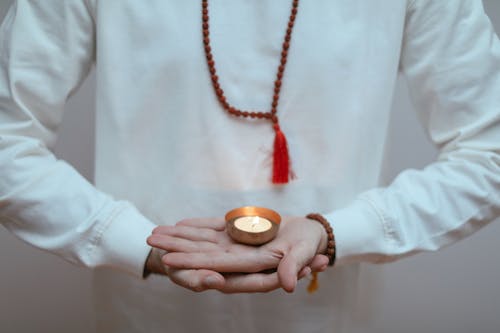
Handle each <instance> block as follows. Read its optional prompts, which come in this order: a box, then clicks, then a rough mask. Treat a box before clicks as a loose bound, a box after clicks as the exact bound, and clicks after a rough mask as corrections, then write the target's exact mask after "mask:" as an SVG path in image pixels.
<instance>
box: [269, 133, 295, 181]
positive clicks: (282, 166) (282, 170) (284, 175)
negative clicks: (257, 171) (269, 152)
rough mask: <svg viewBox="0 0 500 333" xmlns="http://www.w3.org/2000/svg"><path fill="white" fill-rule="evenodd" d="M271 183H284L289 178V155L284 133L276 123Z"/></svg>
mask: <svg viewBox="0 0 500 333" xmlns="http://www.w3.org/2000/svg"><path fill="white" fill-rule="evenodd" d="M274 131H275V133H276V136H275V137H274V152H273V183H274V184H286V183H288V181H289V178H291V170H290V157H289V155H288V144H287V142H286V137H285V134H283V132H282V131H281V129H280V127H279V125H278V124H274Z"/></svg>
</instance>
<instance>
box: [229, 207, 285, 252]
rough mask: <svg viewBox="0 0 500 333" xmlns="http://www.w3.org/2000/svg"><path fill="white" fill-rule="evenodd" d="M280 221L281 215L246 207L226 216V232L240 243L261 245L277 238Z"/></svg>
mask: <svg viewBox="0 0 500 333" xmlns="http://www.w3.org/2000/svg"><path fill="white" fill-rule="evenodd" d="M280 221H281V217H280V215H279V214H278V213H276V212H275V211H273V210H271V209H267V208H263V207H254V206H246V207H240V208H236V209H233V210H232V211H230V212H228V213H227V214H226V226H227V228H226V230H227V233H228V234H229V236H230V237H231V238H232V239H234V240H235V241H237V242H239V243H243V244H248V245H261V244H264V243H267V242H269V241H270V240H272V239H273V238H274V237H275V236H276V234H277V232H278V228H279V223H280Z"/></svg>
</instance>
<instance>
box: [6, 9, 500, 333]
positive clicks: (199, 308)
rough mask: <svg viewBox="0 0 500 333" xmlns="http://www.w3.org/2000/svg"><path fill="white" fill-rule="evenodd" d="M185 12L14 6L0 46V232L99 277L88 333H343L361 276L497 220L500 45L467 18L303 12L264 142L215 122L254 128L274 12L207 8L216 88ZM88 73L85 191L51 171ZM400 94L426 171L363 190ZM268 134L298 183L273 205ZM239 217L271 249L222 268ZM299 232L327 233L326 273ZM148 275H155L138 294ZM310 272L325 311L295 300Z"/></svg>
mask: <svg viewBox="0 0 500 333" xmlns="http://www.w3.org/2000/svg"><path fill="white" fill-rule="evenodd" d="M201 3H205V1H202V2H201ZM201 3H200V2H195V1H150V2H137V1H97V0H65V1H58V0H47V1H43V2H40V1H34V0H17V1H16V2H15V4H14V6H13V7H12V8H11V9H10V11H9V12H8V14H7V16H6V18H5V20H4V23H3V24H2V28H1V36H2V37H1V38H0V40H1V46H0V56H1V66H0V101H1V102H0V167H1V170H2V177H1V178H0V198H2V199H1V201H0V203H1V204H0V220H1V223H2V225H3V226H5V227H6V228H7V229H9V230H10V231H12V232H13V233H14V234H16V235H17V236H18V237H19V238H21V239H23V240H24V241H26V242H28V243H30V244H33V245H34V246H37V247H39V248H42V249H45V250H48V251H51V252H53V253H56V254H58V255H60V256H61V257H63V258H65V259H66V260H68V261H70V262H73V263H77V264H80V265H84V266H87V267H91V268H94V269H95V279H94V280H95V281H94V289H95V297H96V313H97V317H98V318H97V319H98V330H99V331H102V332H151V331H153V332H154V331H160V330H165V329H168V330H171V331H174V332H194V331H197V330H203V331H205V332H215V331H217V332H235V331H242V332H257V331H273V330H274V331H288V332H304V331H308V332H325V331H334V332H353V331H354V330H355V326H356V324H357V323H356V322H355V318H356V302H355V298H356V291H357V287H358V286H357V283H356V281H357V279H358V277H359V263H361V262H377V263H380V262H388V261H392V260H396V259H399V258H402V257H405V256H408V255H411V254H414V253H417V252H419V251H428V250H436V249H438V248H441V247H443V246H445V245H448V244H451V243H452V242H455V241H457V240H459V239H461V238H463V237H465V236H467V235H469V234H471V233H472V232H474V231H475V230H478V229H479V228H480V227H482V226H484V225H485V224H486V223H488V222H490V221H492V220H493V219H494V218H495V217H497V216H498V215H499V212H500V200H499V198H498V193H500V191H499V189H500V172H499V171H500V165H499V164H500V163H499V161H500V158H499V157H500V156H499V154H500V123H499V122H500V117H499V115H500V109H499V107H498V105H499V102H500V100H499V99H500V97H499V96H500V56H499V54H500V44H499V41H498V38H497V37H496V35H495V33H494V31H493V29H492V27H491V25H490V23H489V21H488V19H487V17H486V15H485V14H484V11H483V8H482V5H481V2H480V1H473V0H460V1H453V2H450V1H448V2H444V1H433V0H420V1H419V0H408V1H385V2H383V3H375V2H363V3H359V2H348V3H347V2H345V3H344V2H342V3H340V2H332V1H327V0H320V1H314V2H313V1H309V2H306V1H304V2H301V3H300V5H299V6H298V11H297V13H296V17H295V23H294V28H293V29H294V30H293V35H292V36H291V41H290V46H289V49H288V50H287V56H288V58H287V61H286V70H285V71H284V72H283V71H282V74H283V76H282V78H281V81H280V83H279V85H280V89H281V92H280V95H279V106H278V108H277V112H276V114H275V116H277V117H278V118H279V126H280V127H279V128H277V127H276V126H275V127H273V126H271V125H270V122H269V121H268V120H269V119H271V117H270V116H269V117H267V118H265V119H245V118H242V117H235V116H234V115H233V114H231V113H234V111H235V109H234V108H232V109H229V110H230V111H231V112H230V113H228V112H225V109H226V107H225V104H224V100H226V102H228V103H229V104H231V105H234V107H236V108H239V109H240V108H241V109H243V110H248V109H252V110H269V105H271V103H272V102H273V101H274V99H273V92H275V91H274V89H275V88H276V83H275V76H276V68H277V67H278V66H279V63H280V53H282V38H283V33H284V31H285V29H286V27H287V24H288V21H289V17H290V3H291V2H290V1H285V0H279V1H259V2H255V1H254V2H246V1H231V2H222V1H217V0H213V1H210V4H209V9H210V14H209V15H210V24H209V28H210V49H211V52H212V54H213V60H214V61H215V66H216V70H217V79H216V80H214V78H213V75H214V73H211V72H210V68H211V67H210V66H211V65H210V64H211V63H210V61H211V60H212V59H208V57H207V56H206V54H205V53H204V51H205V52H206V48H207V45H206V43H205V44H204V38H206V36H204V35H203V34H202V31H203V30H206V28H207V27H205V26H204V25H203V23H202V17H203V15H204V13H203V7H202V5H201ZM204 23H205V22H204ZM94 65H95V69H96V81H97V92H96V93H97V96H96V117H97V129H96V131H97V133H96V170H95V186H94V185H92V184H89V183H88V182H86V181H85V180H84V179H83V177H81V176H80V175H79V174H78V173H77V172H76V171H75V170H74V169H73V168H72V167H71V166H70V165H68V164H67V163H65V162H64V161H61V160H57V159H56V158H55V157H54V156H53V154H52V153H51V152H50V150H49V149H50V147H52V146H53V144H54V142H55V140H56V130H57V127H58V125H59V124H60V122H61V116H62V113H63V108H64V104H65V101H66V100H67V98H68V97H69V96H71V95H72V93H73V92H74V91H75V90H76V89H77V88H78V86H79V85H80V84H81V82H82V81H83V80H84V78H85V77H86V75H87V74H88V72H89V71H90V69H91V68H92V66H94ZM212 67H213V65H212ZM278 72H279V70H278ZM398 72H401V73H402V74H403V75H404V76H405V78H406V79H407V81H408V85H409V88H410V91H411V94H412V97H413V100H414V102H415V104H416V106H417V108H418V112H419V117H420V120H421V122H422V124H423V125H424V126H425V128H426V129H427V131H428V134H429V137H430V138H431V140H432V141H433V142H434V143H435V144H436V145H437V146H438V147H439V149H440V155H439V158H438V159H437V161H436V162H434V163H432V164H430V165H429V166H427V167H426V168H425V169H423V170H407V171H404V172H402V173H401V174H400V175H399V176H398V177H397V178H396V179H395V180H394V182H393V183H392V184H390V185H389V186H387V187H378V186H379V181H380V180H379V175H380V171H381V168H382V166H381V165H382V159H383V152H384V145H385V136H386V129H387V124H388V121H389V118H390V106H391V100H392V94H393V89H394V83H395V80H396V77H397V75H398ZM213 81H216V82H213ZM217 84H218V85H217ZM214 86H215V89H214ZM219 89H223V90H224V95H222V94H221V93H220V91H219ZM221 96H223V97H224V98H225V99H223V98H221ZM274 124H275V125H276V123H274ZM283 133H285V134H286V138H287V140H288V149H289V156H290V159H291V161H292V164H291V165H292V168H293V172H294V174H295V178H294V179H291V180H289V181H288V182H287V183H286V184H279V185H277V184H274V183H273V182H271V176H270V174H271V172H270V170H271V169H272V166H273V163H274V162H275V161H274V160H273V161H271V160H270V158H269V156H270V155H272V142H273V138H274V139H275V140H277V141H280V140H281V139H277V138H282V137H281V135H283ZM408 149H411V147H408ZM248 204H251V205H257V206H265V207H270V208H273V209H275V210H277V211H279V212H280V213H281V214H282V215H283V216H284V223H283V229H281V231H280V234H279V235H278V237H277V238H276V240H275V241H273V242H271V243H269V245H265V246H263V247H262V248H259V249H257V250H256V249H255V248H252V249H250V248H247V247H239V248H238V250H236V248H235V246H236V244H232V243H231V242H230V240H228V239H227V238H226V235H225V233H223V232H221V221H223V218H221V216H223V214H224V213H225V212H226V211H228V210H230V209H232V208H234V207H238V206H244V205H248ZM311 212H319V213H322V214H323V216H324V217H325V218H326V219H327V220H328V221H329V223H330V224H331V225H332V227H333V228H334V234H335V240H336V250H337V251H336V263H335V266H334V268H327V269H326V270H325V267H324V264H325V261H324V259H325V258H324V257H323V256H322V253H323V251H324V249H325V240H326V234H325V232H324V230H323V229H322V226H321V224H319V223H318V222H317V221H312V220H310V219H305V218H303V216H305V215H307V214H308V213H311ZM179 221H182V222H181V223H178V222H179ZM176 223H178V225H177V226H174V227H172V225H175V224H176ZM157 225H162V226H163V227H157ZM169 226H170V227H169ZM153 230H154V234H153V235H151V233H152V232H153ZM193 235H194V236H193ZM207 235H208V236H207ZM147 239H149V242H150V244H152V245H154V248H155V250H153V251H152V252H151V247H150V246H149V245H148V244H147V243H146V240H147ZM207 243H210V244H207ZM276 243H278V245H279V246H278V247H275V248H274V250H276V251H277V252H275V253H278V254H279V256H278V257H272V258H271V259H269V255H270V254H272V251H270V250H269V249H270V248H271V249H272V247H273V246H275V245H276ZM179 244H180V245H179ZM182 244H184V245H182ZM169 248H171V249H173V251H172V250H170V251H171V252H170V253H167V254H166V255H165V256H163V258H161V257H160V253H161V250H162V249H163V250H165V249H167V250H169ZM200 251H201V252H200ZM204 251H208V252H207V253H208V256H207V253H204ZM290 254H291V256H290ZM287 255H288V256H287ZM285 258H288V259H289V260H286V261H285ZM162 260H163V261H162ZM145 262H147V264H146V266H147V267H149V268H150V269H153V270H154V271H156V272H159V273H164V275H159V274H154V275H151V276H150V277H148V278H147V279H142V277H143V272H144V267H145ZM163 263H168V264H169V265H168V267H167V268H166V269H165V267H164V265H163ZM284 268H285V269H284ZM261 269H277V270H278V272H272V271H265V272H261ZM321 270H325V272H323V273H321V274H320V280H321V281H320V283H321V286H320V288H321V289H320V292H318V293H315V294H312V295H309V294H308V293H307V292H306V291H305V288H299V287H297V285H296V283H297V282H296V278H297V277H303V276H304V275H307V273H309V272H310V271H321ZM167 272H168V273H169V274H167ZM228 272H229V273H236V274H229V275H228V274H226V273H228ZM126 273H130V274H126ZM221 273H223V274H221ZM238 273H240V274H238ZM243 273H249V274H243ZM167 278H171V279H173V280H174V282H175V283H177V284H181V285H183V286H185V287H188V288H191V289H194V290H203V289H220V290H222V291H225V292H228V293H238V292H240V291H254V292H256V291H270V290H271V289H276V288H280V287H281V288H284V289H285V290H287V291H294V292H293V294H288V293H283V292H281V291H279V290H276V291H273V292H270V293H263V294H249V293H239V294H237V295H227V294H225V293H219V292H212V291H209V292H205V293H192V292H190V291H189V290H187V289H186V288H180V287H178V286H177V285H175V284H174V283H169V282H168V280H167ZM209 278H210V279H209ZM259 288H260V289H259Z"/></svg>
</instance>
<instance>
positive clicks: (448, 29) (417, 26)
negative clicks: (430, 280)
mask: <svg viewBox="0 0 500 333" xmlns="http://www.w3.org/2000/svg"><path fill="white" fill-rule="evenodd" d="M400 66H401V72H402V73H403V75H404V77H405V78H406V80H407V82H408V86H409V90H410V95H411V97H412V100H413V102H414V104H415V106H416V108H417V111H418V116H419V119H420V120H421V122H422V123H423V125H424V126H425V128H426V130H427V133H428V135H429V137H430V138H431V140H432V141H433V142H434V144H435V145H436V146H437V147H438V148H439V150H440V154H439V156H438V159H437V161H436V162H434V163H432V164H430V165H428V166H427V167H426V168H424V169H423V170H406V171H404V172H402V173H401V174H400V175H399V176H398V177H396V179H395V180H394V181H393V182H392V184H390V185H389V186H388V187H386V188H376V189H373V190H370V191H367V192H365V193H362V194H361V195H360V196H359V197H358V198H357V199H356V200H355V201H354V202H353V203H352V204H351V205H350V206H348V207H345V208H343V209H340V210H338V211H335V212H332V213H330V214H326V216H327V218H328V219H329V220H330V221H331V223H332V225H333V226H334V229H335V235H336V240H337V251H338V254H337V256H338V263H339V264H343V263H349V262H359V261H365V262H374V263H379V262H387V261H392V260H395V259H398V258H400V257H404V256H407V255H411V254H413V253H416V252H419V251H432V250H437V249H439V248H441V247H443V246H446V245H448V244H451V243H453V242H455V241H457V240H459V239H462V238H464V237H466V236H467V235H470V234H471V233H473V232H474V231H476V230H478V229H479V228H481V227H482V226H484V225H485V224H487V223H489V222H491V221H493V220H494V219H495V218H496V217H498V216H500V42H499V40H498V37H497V36H496V34H495V32H494V29H493V27H492V25H491V23H490V21H489V19H488V17H487V16H486V14H485V13H484V10H483V7H482V2H481V1H477V0H457V1H433V0H415V1H413V2H409V5H408V10H407V17H406V25H405V31H404V40H403V44H402V50H401V61H400ZM409 149H411V148H410V147H409Z"/></svg>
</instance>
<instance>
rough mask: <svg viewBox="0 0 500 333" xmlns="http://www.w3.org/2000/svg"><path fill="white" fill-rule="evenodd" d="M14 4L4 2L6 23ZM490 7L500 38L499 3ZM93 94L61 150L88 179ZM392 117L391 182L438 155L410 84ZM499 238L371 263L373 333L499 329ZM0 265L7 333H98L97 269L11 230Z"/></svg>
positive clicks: (67, 123) (69, 119)
mask: <svg viewBox="0 0 500 333" xmlns="http://www.w3.org/2000/svg"><path fill="white" fill-rule="evenodd" d="M438 1H448V0H438ZM450 1H454V0H450ZM477 1H480V0H477ZM10 3H12V0H0V18H3V15H4V14H5V11H6V10H7V8H8V6H9V5H10ZM483 3H484V5H485V8H486V12H487V13H488V15H489V16H490V18H491V20H492V21H493V24H494V25H495V26H496V31H497V33H499V34H500V1H499V0H483ZM93 89H94V79H93V77H92V76H91V77H90V78H89V80H87V82H86V83H85V84H84V86H83V87H82V89H81V90H80V91H79V92H78V93H77V94H76V95H75V96H74V97H73V98H72V99H71V100H70V101H69V104H68V106H67V111H66V114H65V118H64V122H63V125H62V128H61V130H60V137H59V142H58V144H57V147H56V149H55V152H56V154H57V155H58V156H59V157H60V158H63V159H65V160H67V161H68V162H70V163H71V164H73V165H74V166H75V167H76V168H77V169H78V170H79V171H80V172H81V173H82V174H83V175H84V176H86V177H87V178H89V179H92V174H93V171H92V170H93V147H94V141H93V134H94V130H93V123H94V115H93V103H92V100H93V96H94V94H93ZM499 107H500V105H499ZM393 114H394V117H393V120H392V123H391V129H390V142H391V144H390V148H389V150H388V152H387V159H386V162H387V167H386V170H387V173H386V174H385V178H386V179H387V181H390V180H391V179H392V178H393V177H394V176H395V175H396V174H397V173H398V172H399V171H401V170H403V169H405V168H409V167H411V168H420V167H422V166H424V165H425V164H426V163H428V162H430V161H431V160H432V159H433V158H434V157H435V154H436V152H435V150H434V148H433V147H432V146H431V145H430V144H429V142H428V140H427V139H426V137H425V135H424V134H423V131H422V129H421V128H420V127H419V126H417V125H416V124H417V122H416V117H415V115H414V114H413V109H412V106H411V104H410V103H409V101H408V96H407V92H406V87H405V86H404V84H403V82H399V84H398V88H397V92H396V97H395V101H394V107H393ZM499 238H500V223H499V221H498V220H497V221H496V222H494V223H492V224H491V225H489V226H487V227H485V228H484V229H483V230H481V231H480V232H478V233H476V234H475V235H473V236H472V237H470V238H468V239H466V240H463V241H461V242H459V243H458V244H456V245H453V246H450V247H448V248H446V249H444V250H442V251H440V252H437V253H430V254H420V255H417V256H414V257H412V258H408V259H405V260H401V261H399V262H396V263H393V264H388V265H384V266H368V265H367V266H365V267H364V268H363V269H364V270H365V273H366V274H368V275H370V274H372V273H374V272H377V273H378V271H381V274H375V275H376V276H377V278H376V279H375V282H373V283H370V284H363V287H362V292H363V293H377V295H378V297H376V298H375V299H376V303H373V304H369V303H367V304H363V305H362V306H364V307H365V308H373V307H376V309H377V310H376V311H375V318H373V319H374V321H375V323H376V325H375V327H374V328H373V331H372V332H374V333H377V332H378V333H417V332H418V333H422V332H425V333H448V332H450V333H451V332H453V333H468V332H474V333H498V332H500V265H499V264H500V261H499V259H498V255H497V253H498V252H500V242H499ZM0 267H1V271H0V272H1V273H0V282H1V283H0V332H5V333H10V332H16V333H24V332H71V333H81V332H82V333H83V332H91V331H92V330H93V324H92V311H93V310H92V304H91V296H90V294H91V273H90V272H89V271H88V270H86V269H83V268H78V267H74V266H72V265H70V264H67V263H66V262H64V261H63V260H61V259H59V258H56V257H54V256H52V255H50V254H47V253H43V252H41V251H39V250H36V249H33V248H31V247H29V246H28V245H25V244H23V243H22V242H21V241H19V240H17V239H16V238H15V237H13V236H12V235H11V234H9V233H8V232H7V231H6V230H5V229H4V228H0ZM166 283H168V282H167V281H166Z"/></svg>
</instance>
